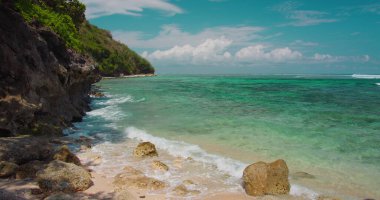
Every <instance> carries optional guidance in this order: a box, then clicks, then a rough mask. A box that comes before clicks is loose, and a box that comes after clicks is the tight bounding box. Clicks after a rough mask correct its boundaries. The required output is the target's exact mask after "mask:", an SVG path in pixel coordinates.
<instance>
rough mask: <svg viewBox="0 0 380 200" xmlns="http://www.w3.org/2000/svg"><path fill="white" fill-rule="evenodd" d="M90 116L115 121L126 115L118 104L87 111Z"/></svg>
mask: <svg viewBox="0 0 380 200" xmlns="http://www.w3.org/2000/svg"><path fill="white" fill-rule="evenodd" d="M87 115H89V116H100V117H102V118H104V119H105V120H110V121H115V120H118V119H120V118H123V117H125V116H126V114H124V113H122V112H121V111H120V109H119V108H118V107H117V106H107V107H104V108H99V109H95V110H92V111H90V112H87Z"/></svg>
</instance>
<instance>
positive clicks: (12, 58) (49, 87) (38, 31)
mask: <svg viewBox="0 0 380 200" xmlns="http://www.w3.org/2000/svg"><path fill="white" fill-rule="evenodd" d="M8 4H9V3H2V4H0V19H1V20H0V136H12V135H17V134H44V135H60V134H62V129H63V128H64V127H66V126H69V125H70V124H71V122H72V121H80V120H81V118H82V116H83V115H84V114H85V111H87V110H89V106H88V102H89V97H88V92H89V91H90V87H91V84H92V83H94V82H96V81H97V80H99V76H98V75H96V74H95V73H94V64H93V62H92V61H91V60H90V59H88V58H85V57H83V56H81V55H79V54H76V53H75V52H74V51H72V50H70V49H67V48H66V46H65V43H64V41H63V40H62V39H60V38H59V37H58V36H57V35H56V34H55V33H54V32H52V31H50V30H49V29H47V28H44V27H40V26H39V25H38V24H36V23H34V24H33V26H32V25H29V24H26V23H25V22H24V20H23V18H22V17H21V16H20V15H19V14H18V13H17V12H15V11H13V10H12V8H10V7H11V6H6V5H8Z"/></svg>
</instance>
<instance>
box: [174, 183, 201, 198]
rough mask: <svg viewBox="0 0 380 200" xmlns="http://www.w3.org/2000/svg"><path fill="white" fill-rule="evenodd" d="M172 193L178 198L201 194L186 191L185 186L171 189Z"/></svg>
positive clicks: (196, 191)
mask: <svg viewBox="0 0 380 200" xmlns="http://www.w3.org/2000/svg"><path fill="white" fill-rule="evenodd" d="M173 192H174V193H175V194H176V195H179V196H186V195H197V194H200V193H201V192H200V191H199V190H188V189H187V188H186V186H184V185H182V184H181V185H178V186H177V187H175V188H174V189H173Z"/></svg>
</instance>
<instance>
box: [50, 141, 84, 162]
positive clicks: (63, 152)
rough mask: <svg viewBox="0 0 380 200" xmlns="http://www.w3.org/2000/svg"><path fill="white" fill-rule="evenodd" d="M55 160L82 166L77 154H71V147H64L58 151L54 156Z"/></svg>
mask: <svg viewBox="0 0 380 200" xmlns="http://www.w3.org/2000/svg"><path fill="white" fill-rule="evenodd" d="M53 158H54V160H60V161H62V162H66V163H74V164H75V165H78V166H81V165H82V164H81V162H80V160H79V158H78V157H77V156H76V155H75V154H73V153H71V151H70V149H69V147H68V146H66V145H64V146H62V147H61V148H60V149H59V150H58V151H57V153H55V154H54V156H53Z"/></svg>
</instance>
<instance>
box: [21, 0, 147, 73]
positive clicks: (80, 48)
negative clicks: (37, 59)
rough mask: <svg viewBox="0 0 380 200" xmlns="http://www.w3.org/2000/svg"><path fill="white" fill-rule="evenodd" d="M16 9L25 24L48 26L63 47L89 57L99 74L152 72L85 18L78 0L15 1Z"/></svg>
mask: <svg viewBox="0 0 380 200" xmlns="http://www.w3.org/2000/svg"><path fill="white" fill-rule="evenodd" d="M15 8H16V10H17V11H18V12H19V13H20V14H21V15H22V16H23V18H24V19H25V20H26V21H27V22H28V23H34V24H38V25H42V26H46V27H49V28H50V29H51V30H52V31H54V32H55V33H57V34H58V35H59V36H60V37H61V38H62V39H63V40H64V41H65V43H66V45H67V47H69V48H72V49H74V50H75V51H77V52H80V53H82V54H86V55H88V56H90V57H92V58H93V59H94V60H95V61H96V62H97V63H98V69H99V71H100V72H101V74H102V75H105V76H118V75H119V74H125V75H129V74H147V73H154V68H153V67H152V66H151V64H150V63H149V62H148V61H147V60H145V59H144V58H142V57H141V56H139V55H138V54H137V53H135V52H134V51H132V50H131V49H129V48H128V47H127V46H126V45H124V44H122V43H119V42H117V41H115V40H113V39H112V35H111V34H110V33H109V32H108V31H106V30H103V29H100V28H98V27H96V26H93V25H91V24H90V23H89V22H88V21H87V20H86V18H85V15H84V11H85V9H86V8H85V6H84V5H83V4H82V3H80V2H79V1H78V0H70V1H67V0H16V1H15Z"/></svg>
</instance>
